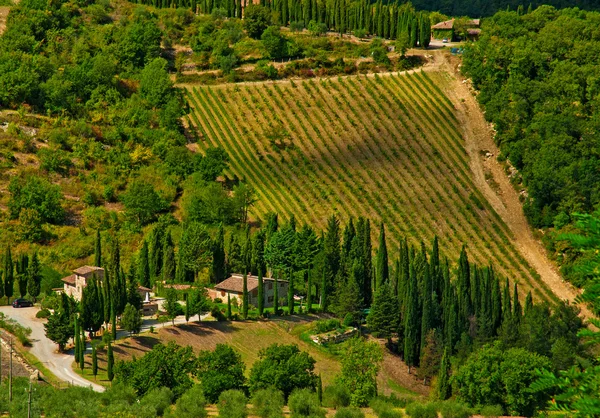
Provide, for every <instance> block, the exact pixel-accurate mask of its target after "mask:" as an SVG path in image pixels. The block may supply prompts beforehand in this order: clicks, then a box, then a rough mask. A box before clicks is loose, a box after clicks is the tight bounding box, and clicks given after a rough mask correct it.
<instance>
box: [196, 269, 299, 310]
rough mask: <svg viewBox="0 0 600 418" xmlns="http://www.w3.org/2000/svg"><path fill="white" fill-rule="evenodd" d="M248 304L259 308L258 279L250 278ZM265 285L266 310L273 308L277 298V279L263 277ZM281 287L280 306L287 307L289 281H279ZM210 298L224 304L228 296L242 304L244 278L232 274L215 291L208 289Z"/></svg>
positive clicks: (279, 290) (279, 292)
mask: <svg viewBox="0 0 600 418" xmlns="http://www.w3.org/2000/svg"><path fill="white" fill-rule="evenodd" d="M247 285H248V303H249V304H250V305H253V306H258V277H257V276H248V277H247ZM263 285H264V306H265V308H271V307H273V302H274V301H273V299H274V297H275V279H273V278H271V277H263ZM277 285H278V286H279V289H278V294H279V305H280V306H282V305H287V292H288V281H287V280H277ZM207 290H208V296H209V297H210V298H211V299H212V300H215V299H217V298H218V299H221V300H222V301H223V302H226V301H227V295H229V297H230V298H231V300H233V299H237V300H238V302H239V303H241V302H242V295H243V293H244V276H243V275H241V274H232V275H231V277H229V278H227V279H225V280H223V281H222V282H221V283H218V284H216V285H215V287H214V288H213V289H207Z"/></svg>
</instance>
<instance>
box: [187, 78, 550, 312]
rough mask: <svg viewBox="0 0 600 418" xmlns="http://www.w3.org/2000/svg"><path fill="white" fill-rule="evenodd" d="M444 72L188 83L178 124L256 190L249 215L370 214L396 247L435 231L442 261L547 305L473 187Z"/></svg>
mask: <svg viewBox="0 0 600 418" xmlns="http://www.w3.org/2000/svg"><path fill="white" fill-rule="evenodd" d="M444 77H445V73H443V72H438V71H429V72H415V73H413V74H407V75H400V74H391V75H375V76H358V77H345V78H338V79H323V80H309V81H284V82H276V83H273V82H269V83H255V84H245V85H219V86H212V87H205V86H187V89H186V92H187V98H188V101H189V103H190V106H191V108H192V112H191V113H190V114H189V115H187V116H186V123H187V124H188V125H189V126H190V128H192V129H193V130H194V131H195V132H196V133H197V136H198V144H199V145H200V147H201V148H207V147H214V146H221V147H223V148H224V149H226V150H227V152H228V153H229V155H230V157H231V166H230V170H229V172H228V173H227V175H228V176H229V177H231V178H234V177H237V178H240V179H244V180H245V181H247V182H248V183H249V184H251V185H252V186H254V188H255V189H256V192H257V197H258V201H257V202H256V204H255V206H254V208H253V212H254V215H255V217H258V218H260V217H262V216H263V215H264V214H265V213H267V212H277V213H279V214H280V216H282V217H284V218H287V217H289V216H290V215H292V214H294V215H295V217H296V219H297V220H298V221H299V222H300V223H303V222H305V223H308V224H310V225H312V226H314V227H318V228H323V227H324V225H325V222H326V220H327V218H328V217H329V216H331V214H332V213H335V214H337V215H338V216H339V217H340V218H341V219H342V220H347V219H348V218H350V217H355V218H356V217H358V216H366V217H368V218H370V219H372V220H373V221H375V222H381V221H383V222H384V223H385V224H386V227H387V228H388V239H389V241H390V242H389V244H388V245H389V246H390V247H391V248H392V249H393V248H397V246H398V243H399V241H400V240H401V239H404V237H407V238H408V239H410V240H413V241H414V243H418V241H420V240H422V241H425V242H429V241H430V240H431V239H432V238H433V236H434V235H437V236H439V237H440V239H441V242H442V243H443V245H442V246H443V247H444V248H445V250H446V251H447V252H448V254H452V255H455V254H458V253H459V251H460V248H461V247H462V245H463V244H465V245H466V246H467V248H468V251H469V255H470V257H471V259H472V260H473V261H475V262H477V263H479V264H481V265H488V264H490V263H491V264H493V265H494V267H495V268H496V270H497V271H498V273H500V274H501V275H502V276H507V277H509V278H510V279H511V280H513V279H514V280H516V281H517V282H518V283H519V284H520V285H521V289H522V290H523V291H527V290H528V289H532V290H533V291H534V294H535V295H536V296H537V297H538V298H540V299H545V300H550V299H552V298H554V296H553V295H552V293H551V292H550V290H549V289H548V288H547V287H546V286H545V285H544V284H543V283H542V281H541V280H540V279H539V276H538V275H537V273H536V272H535V271H534V270H533V269H532V268H531V267H530V266H529V265H528V264H527V262H526V261H525V260H524V259H523V258H522V256H521V255H520V254H519V253H518V251H517V250H516V248H515V246H514V245H513V242H512V238H511V233H510V231H509V229H508V227H507V226H506V225H505V224H504V223H503V222H502V220H501V219H500V217H499V216H498V214H497V213H496V212H495V211H494V210H493V209H492V208H491V206H490V205H489V204H488V202H487V201H486V200H485V198H484V197H483V196H482V194H481V193H480V192H479V190H478V189H477V187H476V186H475V184H474V183H473V180H472V178H471V171H470V168H469V156H468V155H467V152H466V150H465V148H464V146H463V139H462V136H461V133H460V126H459V123H458V121H457V119H456V115H455V114H454V108H453V105H452V103H451V102H450V100H449V99H448V98H447V97H446V96H445V95H444V94H443V92H442V88H441V87H442V86H443V83H445V82H446V81H445V78H444ZM250 168H251V169H250ZM373 229H374V230H377V229H378V228H376V227H375V228H373ZM452 261H454V260H452Z"/></svg>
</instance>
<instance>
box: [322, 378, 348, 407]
mask: <svg viewBox="0 0 600 418" xmlns="http://www.w3.org/2000/svg"><path fill="white" fill-rule="evenodd" d="M323 405H324V406H326V407H328V408H333V409H338V408H342V407H345V406H350V391H349V390H348V388H347V387H346V386H343V385H341V384H339V383H338V384H336V385H332V386H327V387H326V388H325V391H324V392H323Z"/></svg>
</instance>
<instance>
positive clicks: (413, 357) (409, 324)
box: [404, 263, 421, 373]
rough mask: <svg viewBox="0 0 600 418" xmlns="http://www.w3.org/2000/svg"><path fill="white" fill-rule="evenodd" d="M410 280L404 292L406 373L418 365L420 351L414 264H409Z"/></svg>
mask: <svg viewBox="0 0 600 418" xmlns="http://www.w3.org/2000/svg"><path fill="white" fill-rule="evenodd" d="M409 269H410V270H409V271H410V274H409V276H410V278H409V283H408V291H407V292H406V302H405V316H404V362H405V363H406V365H407V366H408V371H409V373H410V369H411V367H412V366H416V365H418V363H419V350H420V342H421V338H420V332H419V331H420V328H421V321H420V317H419V294H418V292H419V291H418V288H417V275H416V273H415V267H414V263H411V264H410V268H409Z"/></svg>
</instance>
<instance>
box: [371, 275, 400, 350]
mask: <svg viewBox="0 0 600 418" xmlns="http://www.w3.org/2000/svg"><path fill="white" fill-rule="evenodd" d="M399 321H400V312H399V305H398V299H397V298H396V295H395V294H394V292H392V289H391V286H390V284H389V283H383V284H382V285H381V286H380V287H379V288H378V289H377V291H376V292H375V297H374V298H373V304H372V305H371V310H370V312H369V315H368V316H367V325H368V326H369V331H370V332H371V333H372V334H373V335H375V336H377V337H379V338H387V340H388V346H391V343H392V335H393V334H395V333H396V332H397V330H398V326H399Z"/></svg>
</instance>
